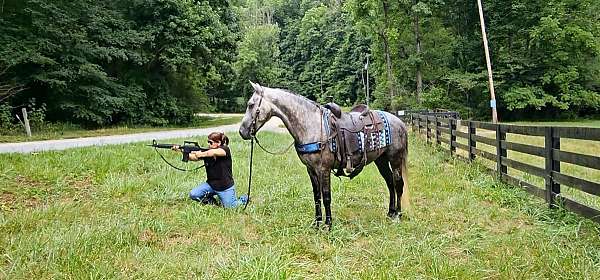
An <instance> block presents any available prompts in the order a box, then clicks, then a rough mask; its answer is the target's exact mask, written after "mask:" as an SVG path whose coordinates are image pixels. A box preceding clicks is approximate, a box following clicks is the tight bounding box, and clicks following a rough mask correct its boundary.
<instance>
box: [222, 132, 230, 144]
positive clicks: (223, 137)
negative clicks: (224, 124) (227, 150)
mask: <svg viewBox="0 0 600 280" xmlns="http://www.w3.org/2000/svg"><path fill="white" fill-rule="evenodd" d="M221 144H223V145H225V146H229V138H228V137H227V135H225V133H221Z"/></svg>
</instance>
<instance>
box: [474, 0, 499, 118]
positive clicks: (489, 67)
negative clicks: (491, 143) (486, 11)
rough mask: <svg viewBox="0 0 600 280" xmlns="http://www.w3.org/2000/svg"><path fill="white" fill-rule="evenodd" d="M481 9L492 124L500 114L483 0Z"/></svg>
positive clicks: (480, 16) (479, 4) (478, 0)
mask: <svg viewBox="0 0 600 280" xmlns="http://www.w3.org/2000/svg"><path fill="white" fill-rule="evenodd" d="M477 6H478V7H479V21H480V22H481V36H482V37H483V49H484V51H485V62H486V64H487V72H488V81H489V87H490V107H491V108H492V122H494V123H497V122H498V112H497V111H496V95H495V94H494V79H492V64H491V62H490V51H489V49H488V42H487V35H486V34H485V21H484V20H483V8H482V7H481V0H477Z"/></svg>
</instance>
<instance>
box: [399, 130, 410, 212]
mask: <svg viewBox="0 0 600 280" xmlns="http://www.w3.org/2000/svg"><path fill="white" fill-rule="evenodd" d="M403 138H404V139H405V140H404V150H403V151H402V153H401V154H402V161H401V163H400V168H401V169H400V170H401V172H402V181H403V182H404V186H403V188H402V197H401V198H400V205H401V207H402V211H403V212H404V211H406V210H409V209H410V194H409V192H408V132H407V131H406V130H404V135H403Z"/></svg>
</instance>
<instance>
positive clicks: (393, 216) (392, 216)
mask: <svg viewBox="0 0 600 280" xmlns="http://www.w3.org/2000/svg"><path fill="white" fill-rule="evenodd" d="M387 216H388V218H390V219H396V218H398V217H399V216H400V215H399V214H398V212H396V211H389V212H388V213H387Z"/></svg>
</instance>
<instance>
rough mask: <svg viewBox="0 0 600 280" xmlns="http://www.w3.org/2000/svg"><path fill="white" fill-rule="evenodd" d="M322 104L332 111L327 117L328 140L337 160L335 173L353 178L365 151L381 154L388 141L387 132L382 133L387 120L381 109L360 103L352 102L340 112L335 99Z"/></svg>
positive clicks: (363, 160)
mask: <svg viewBox="0 0 600 280" xmlns="http://www.w3.org/2000/svg"><path fill="white" fill-rule="evenodd" d="M325 108H327V109H329V111H331V113H332V114H333V116H332V117H331V118H329V125H330V126H331V133H330V135H329V139H330V140H329V141H330V142H329V144H330V149H331V151H332V152H333V153H334V154H335V159H336V161H337V162H339V163H340V164H339V167H338V169H337V171H336V173H335V175H336V176H338V177H339V176H347V177H350V178H353V177H354V176H356V175H358V174H359V173H360V172H361V171H362V169H363V167H364V166H365V165H366V162H367V153H368V152H373V151H375V152H377V153H378V154H381V153H383V149H382V148H383V147H385V146H387V145H388V144H389V135H388V136H387V137H388V138H387V139H385V137H382V136H383V135H385V134H382V133H384V132H383V131H384V129H386V122H387V120H384V119H383V118H382V115H380V114H381V113H380V112H377V111H371V110H369V108H368V107H367V106H366V105H363V104H360V105H357V106H355V107H354V108H352V110H350V112H349V113H344V112H342V110H341V108H340V106H338V105H337V104H335V103H327V104H326V105H325Z"/></svg>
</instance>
